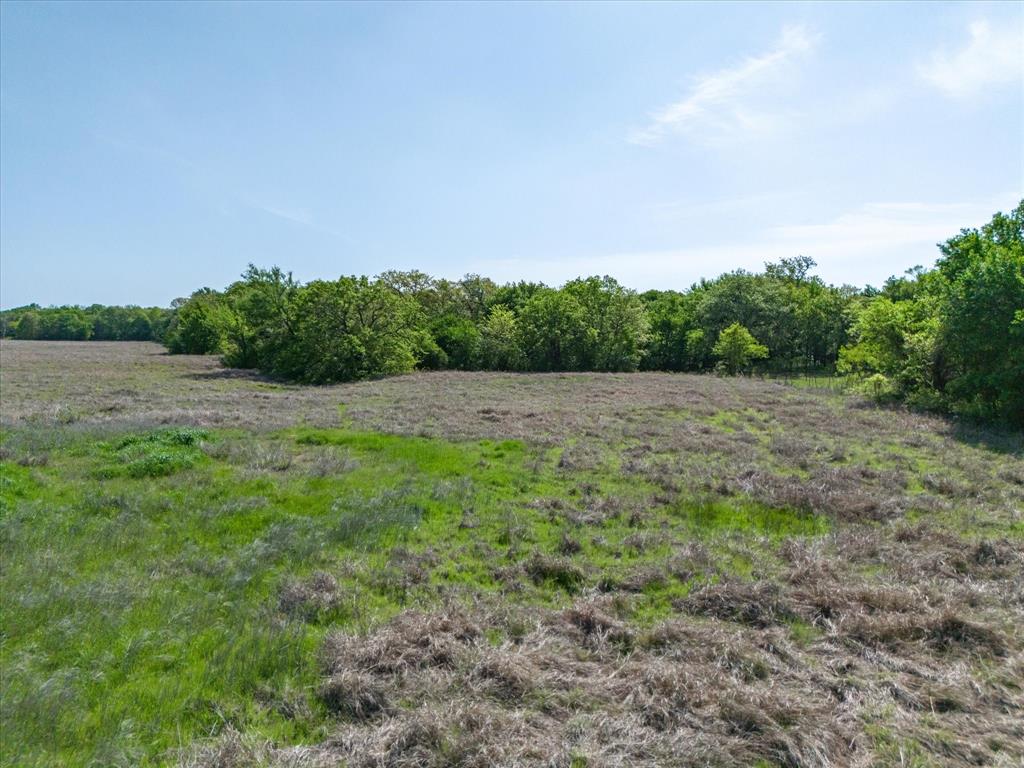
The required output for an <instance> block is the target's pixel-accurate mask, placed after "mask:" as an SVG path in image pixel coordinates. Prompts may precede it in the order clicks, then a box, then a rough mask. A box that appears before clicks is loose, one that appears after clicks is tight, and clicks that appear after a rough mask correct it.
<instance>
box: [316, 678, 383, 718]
mask: <svg viewBox="0 0 1024 768" xmlns="http://www.w3.org/2000/svg"><path fill="white" fill-rule="evenodd" d="M317 696H318V698H319V699H320V701H322V702H323V703H324V704H325V705H326V707H327V708H328V709H329V710H330V711H331V712H333V713H335V714H337V715H340V716H342V717H346V718H348V719H350V720H365V719H367V718H370V717H375V716H377V715H381V714H384V713H386V712H388V711H390V710H391V704H390V702H389V701H388V696H387V692H386V691H385V689H384V686H383V685H382V684H381V683H380V682H379V681H378V680H377V679H376V678H374V677H373V676H372V675H368V674H366V673H363V672H354V671H352V670H342V671H341V672H335V673H334V674H333V675H331V676H330V677H328V678H327V679H326V680H325V681H324V682H323V683H322V684H321V685H320V688H319V689H318V690H317Z"/></svg>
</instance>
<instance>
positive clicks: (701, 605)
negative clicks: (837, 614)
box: [674, 581, 796, 629]
mask: <svg viewBox="0 0 1024 768" xmlns="http://www.w3.org/2000/svg"><path fill="white" fill-rule="evenodd" d="M674 605H675V607H676V608H677V609H678V610H683V611H686V612H687V613H692V614H695V615H698V616H709V617H712V618H715V619H720V620H722V621H734V622H736V623H738V624H745V625H747V626H749V627H758V628H761V629H763V628H765V627H769V626H772V625H773V624H778V623H779V622H782V621H784V620H786V619H792V618H795V616H796V614H795V612H794V611H793V609H792V607H791V606H790V605H789V604H787V603H786V602H785V601H784V600H783V597H782V594H781V591H780V590H779V587H778V586H777V585H776V584H772V583H770V582H758V583H746V582H738V581H723V582H719V583H717V584H708V585H706V586H703V587H701V588H700V589H697V590H695V591H694V592H692V593H690V594H689V595H688V596H686V597H685V598H682V599H681V600H677V601H676V602H675V603H674Z"/></svg>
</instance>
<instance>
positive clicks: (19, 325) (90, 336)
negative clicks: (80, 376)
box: [0, 304, 175, 342]
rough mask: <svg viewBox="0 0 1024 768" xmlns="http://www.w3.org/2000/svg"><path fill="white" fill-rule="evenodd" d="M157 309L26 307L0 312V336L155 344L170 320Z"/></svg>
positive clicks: (169, 313) (170, 314)
mask: <svg viewBox="0 0 1024 768" xmlns="http://www.w3.org/2000/svg"><path fill="white" fill-rule="evenodd" d="M174 314H175V311H174V309H164V308H161V307H136V306H127V307H111V306H104V305H102V304H93V305H92V306H89V307H72V306H64V307H41V306H39V305H38V304H29V305H27V306H24V307H15V308H13V309H7V310H4V311H3V312H0V335H2V336H5V337H10V338H15V339H29V340H33V339H42V340H46V341H62V340H63V341H89V340H93V341H159V342H162V341H163V340H164V335H165V334H166V332H167V329H168V327H169V326H170V325H171V322H172V320H173V319H174Z"/></svg>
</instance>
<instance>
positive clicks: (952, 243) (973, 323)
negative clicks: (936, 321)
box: [938, 201, 1024, 424]
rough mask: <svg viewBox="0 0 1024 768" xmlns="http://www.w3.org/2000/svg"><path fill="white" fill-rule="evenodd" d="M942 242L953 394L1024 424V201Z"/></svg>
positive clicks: (942, 340)
mask: <svg viewBox="0 0 1024 768" xmlns="http://www.w3.org/2000/svg"><path fill="white" fill-rule="evenodd" d="M940 249H941V251H942V254H943V258H942V259H940V261H939V263H938V271H939V273H940V274H941V275H942V277H943V278H944V279H945V285H944V295H943V302H942V304H941V317H940V328H939V330H938V336H939V344H940V346H941V350H942V354H943V356H944V361H945V365H946V366H947V368H948V378H949V380H948V382H947V383H946V386H945V389H946V392H947V395H948V396H949V398H950V399H951V403H952V405H953V406H954V407H955V408H956V409H957V410H962V411H964V412H966V413H971V414H974V415H978V416H982V417H988V418H1005V419H1007V420H1009V421H1012V422H1015V423H1017V424H1024V337H1022V330H1024V329H1022V326H1021V320H1020V318H1021V311H1022V307H1024V201H1022V202H1021V204H1020V205H1018V206H1017V208H1016V209H1015V210H1014V211H1013V212H1011V213H1010V214H1009V215H1006V214H1001V213H1000V214H996V216H995V217H994V218H993V219H992V221H991V222H990V223H988V224H986V225H985V226H983V227H982V228H981V230H980V231H979V230H963V231H962V232H961V233H960V234H959V235H958V236H956V237H953V238H951V239H950V240H948V241H947V242H946V243H944V244H943V245H942V246H940Z"/></svg>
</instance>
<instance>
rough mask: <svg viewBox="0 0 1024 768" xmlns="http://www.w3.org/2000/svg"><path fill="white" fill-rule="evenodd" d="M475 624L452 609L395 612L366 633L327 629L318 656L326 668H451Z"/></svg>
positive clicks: (475, 634)
mask: <svg viewBox="0 0 1024 768" xmlns="http://www.w3.org/2000/svg"><path fill="white" fill-rule="evenodd" d="M480 635H481V631H480V628H479V626H477V625H476V624H475V623H473V622H472V621H470V620H469V619H468V618H467V617H466V615H465V614H464V613H462V612H460V611H458V610H456V609H450V610H448V611H444V612H439V613H429V614H426V613H420V612H418V611H409V612H405V613H401V614H399V615H398V616H396V617H395V618H394V619H392V620H391V621H390V622H389V623H388V624H386V625H385V626H384V627H383V628H382V629H381V630H379V631H378V632H375V633H374V634H373V635H371V636H370V637H369V638H363V637H359V636H354V635H349V634H345V633H342V632H332V633H330V634H328V635H327V637H326V638H325V640H324V648H323V662H324V666H325V668H326V669H327V670H328V671H330V672H331V673H332V674H335V673H338V672H342V671H346V670H354V671H363V672H370V673H373V674H378V675H394V674H403V673H405V672H408V671H409V670H414V669H426V668H447V669H451V668H454V667H455V665H456V663H457V662H458V660H459V657H460V655H461V653H462V651H463V649H464V648H465V646H466V645H467V644H469V643H472V642H474V641H475V640H477V639H478V638H479V637H480Z"/></svg>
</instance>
